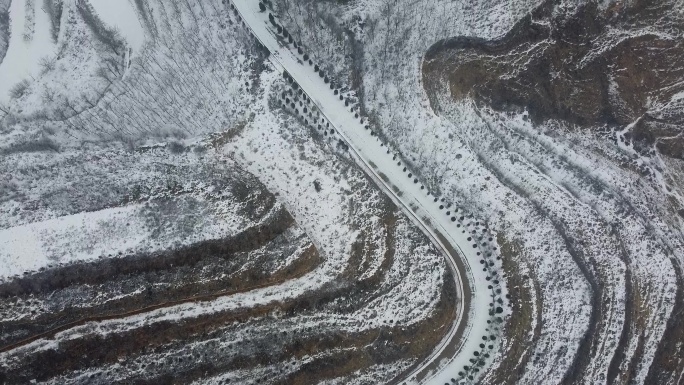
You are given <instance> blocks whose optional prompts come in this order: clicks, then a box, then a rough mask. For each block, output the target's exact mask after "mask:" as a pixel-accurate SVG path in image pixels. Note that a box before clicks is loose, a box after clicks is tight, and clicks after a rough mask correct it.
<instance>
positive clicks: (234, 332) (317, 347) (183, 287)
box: [0, 208, 457, 384]
mask: <svg viewBox="0 0 684 385" xmlns="http://www.w3.org/2000/svg"><path fill="white" fill-rule="evenodd" d="M395 210H396V208H392V210H391V211H390V212H387V213H385V215H384V216H383V218H382V220H381V223H382V226H383V227H384V230H385V234H386V235H385V236H384V237H383V239H382V242H384V247H383V249H384V250H385V251H384V258H383V263H382V264H381V266H380V268H379V269H378V271H377V272H376V273H375V274H373V275H370V276H368V277H367V278H364V279H360V278H359V277H358V272H359V271H364V270H365V269H366V268H364V266H363V265H364V262H363V261H365V260H367V259H368V258H370V257H372V256H373V254H376V253H378V252H379V250H377V244H374V243H373V242H371V241H370V237H371V235H370V234H369V233H368V231H365V230H364V231H361V232H360V235H359V238H358V241H357V245H358V246H355V247H353V248H352V253H353V254H354V255H352V258H351V263H350V265H349V267H348V268H347V269H345V271H344V272H343V273H342V274H341V275H340V276H339V277H338V278H337V279H336V280H334V281H332V282H331V283H329V284H327V285H325V286H324V287H323V288H322V289H321V290H318V291H316V292H309V293H306V294H305V295H303V296H299V297H297V298H295V299H291V300H287V301H283V302H273V303H270V304H267V305H258V306H253V307H247V308H239V309H237V310H229V309H222V308H221V307H220V306H219V307H217V308H215V309H212V310H211V311H209V312H207V313H204V314H202V315H198V316H190V317H180V318H179V319H178V320H177V321H159V322H155V321H152V322H147V323H140V324H136V325H135V326H132V327H130V328H125V329H123V330H120V331H117V332H111V333H109V334H104V335H103V334H100V330H101V329H100V328H99V327H98V324H99V323H100V322H102V321H108V320H111V321H117V320H118V319H120V318H124V317H127V316H130V315H135V314H139V316H144V313H145V312H146V311H151V310H154V309H158V308H162V307H165V306H172V305H176V304H178V303H180V302H185V303H187V302H192V301H211V300H213V299H216V298H218V297H221V296H230V295H232V294H235V293H236V292H239V291H246V290H251V289H254V288H256V287H260V286H267V285H275V284H277V283H280V282H283V281H285V280H288V279H292V278H294V277H299V276H302V275H304V274H306V273H307V272H309V271H311V270H312V269H315V267H316V266H317V265H318V263H319V262H320V261H321V259H320V257H319V255H318V252H317V251H316V249H315V248H313V246H312V245H311V243H310V242H309V240H308V238H307V237H305V236H302V233H301V232H297V231H293V230H292V228H291V227H292V226H296V225H295V224H294V223H293V221H292V219H291V217H290V216H289V214H288V213H287V212H285V211H282V212H280V214H276V215H273V216H272V217H273V218H274V219H272V220H269V221H266V223H265V224H264V225H263V226H262V227H261V230H262V231H260V232H257V233H251V234H252V235H253V237H250V238H249V239H252V238H254V241H251V242H250V241H245V242H242V243H235V244H231V241H230V240H222V241H220V242H219V241H216V242H210V245H207V244H205V243H202V244H199V245H193V246H190V247H187V248H184V249H181V250H173V251H168V252H165V253H160V254H155V255H153V256H131V257H123V258H120V260H121V261H125V260H127V259H128V260H130V262H131V266H134V267H123V265H122V266H121V267H122V268H124V269H128V270H127V272H126V273H125V274H124V273H120V274H114V275H112V276H109V275H107V274H102V275H98V276H97V277H96V278H93V277H91V279H88V280H85V281H84V280H83V279H74V280H71V281H68V282H62V285H57V286H54V287H53V286H50V285H46V284H44V285H40V286H38V287H31V286H30V285H28V284H29V283H30V282H31V278H32V277H31V276H28V277H24V278H23V279H24V280H25V281H24V282H25V285H20V286H19V287H26V286H27V285H28V287H29V288H30V289H26V290H27V291H24V292H21V293H19V292H18V291H17V290H18V289H16V287H15V286H6V287H5V291H4V292H3V299H4V300H5V301H10V302H11V301H12V300H16V298H18V297H22V296H23V298H25V300H26V301H35V300H36V298H40V297H41V296H43V297H50V296H54V295H55V292H57V291H60V290H62V291H68V290H69V289H72V288H73V287H76V286H78V287H83V286H84V287H88V288H90V289H93V288H97V290H107V287H116V286H120V285H123V286H126V287H145V288H146V290H145V293H143V294H136V295H131V296H129V297H124V298H122V299H121V300H119V301H114V303H115V304H114V305H108V304H106V303H105V304H99V303H98V302H97V301H94V300H92V299H91V300H90V301H91V303H88V302H85V303H81V304H80V305H81V306H82V308H81V309H76V310H75V314H77V315H78V317H86V318H85V319H84V322H81V323H79V324H78V325H70V326H73V327H76V326H78V328H79V329H78V333H77V335H75V336H70V335H71V330H70V329H71V327H70V328H67V329H65V330H64V333H65V334H55V333H49V335H43V336H41V338H43V339H46V340H53V341H54V344H53V345H52V346H51V347H48V348H47V349H42V348H36V347H31V346H23V347H19V346H13V347H12V350H8V351H7V352H5V354H6V356H5V364H6V365H3V369H2V370H0V383H2V382H3V381H4V382H5V383H25V382H28V381H30V380H32V379H36V380H38V381H57V382H63V381H64V378H70V381H69V383H72V382H73V383H126V384H131V383H135V384H152V383H188V382H191V381H194V380H199V379H202V378H207V377H211V376H215V375H221V374H222V373H228V372H235V371H238V372H239V371H240V370H245V371H247V372H250V371H252V372H254V373H257V372H258V370H257V369H258V368H259V367H261V366H267V367H271V366H274V367H276V368H279V369H278V370H277V371H274V372H273V373H272V374H269V375H268V376H264V377H260V375H256V374H255V376H256V377H254V378H253V379H254V381H258V382H260V383H302V384H304V383H307V384H308V383H317V382H320V381H322V380H326V379H334V378H338V377H343V376H346V375H350V374H351V373H353V372H355V371H358V370H364V369H367V368H369V367H371V366H372V365H378V364H383V363H392V362H396V361H397V360H403V359H418V360H420V359H421V358H423V357H425V356H427V355H428V354H429V353H430V351H431V349H433V348H434V346H435V345H436V344H437V343H438V342H439V340H440V339H441V338H442V337H443V335H444V334H445V333H446V332H447V330H448V329H449V326H450V325H451V323H452V322H453V321H454V318H455V316H456V315H455V309H456V307H455V305H456V303H457V298H456V292H455V287H454V285H453V278H452V277H449V276H445V277H444V278H443V282H445V284H444V286H443V287H442V290H441V295H440V301H439V304H438V306H437V310H436V311H435V312H433V313H432V314H431V315H430V316H429V317H426V318H425V319H421V320H419V321H418V322H416V323H414V324H411V325H409V326H404V325H398V324H395V323H394V321H390V322H387V323H384V324H382V325H378V326H366V327H364V326H363V324H364V322H365V321H366V320H359V319H353V317H351V314H352V313H353V312H354V311H357V310H359V309H361V308H363V307H364V306H365V305H366V304H367V303H368V302H370V301H373V300H374V299H377V298H379V297H381V296H383V295H386V294H388V293H390V292H391V291H393V290H396V287H397V285H399V284H400V282H401V281H393V280H392V279H390V278H389V277H388V276H387V274H388V273H389V270H390V266H391V265H392V263H393V261H394V258H395V255H394V254H395V252H396V250H395V244H396V242H397V240H396V239H395V237H397V236H398V235H399V234H397V229H396V222H397V215H398V212H396V211H395ZM265 229H268V231H265ZM402 236H403V234H402ZM409 236H410V237H412V238H415V237H416V235H415V234H413V235H411V234H409ZM238 237H239V236H238ZM418 238H420V237H418ZM363 245H365V247H364V246H363ZM227 250H230V252H229V251H227ZM288 253H299V254H298V256H297V258H296V260H295V262H293V263H291V264H290V265H289V266H288V267H287V268H285V269H277V268H273V267H272V266H275V265H277V264H275V263H274V262H273V261H279V260H282V259H283V258H284V257H286V256H287V255H288ZM364 254H366V255H364ZM164 256H166V257H168V258H169V259H168V260H173V261H174V263H173V264H171V263H167V264H161V263H158V262H159V261H158V260H157V259H159V260H162V259H163V258H164ZM146 258H147V259H149V260H150V263H149V264H147V263H145V262H144V261H145V260H146ZM98 263H102V264H104V265H106V267H107V269H110V268H111V267H110V266H109V264H111V263H115V264H116V263H119V262H116V261H115V260H108V261H97V262H94V263H93V266H87V267H77V266H69V267H66V268H65V269H70V270H69V271H71V272H72V273H73V272H83V271H93V272H94V271H96V270H97V268H96V266H97V264H98ZM207 270H210V271H209V272H208V273H207ZM72 273H69V274H66V273H62V275H66V276H67V277H69V276H71V274H72ZM41 274H43V275H42V276H41V277H42V278H43V280H45V281H49V280H47V279H46V276H45V275H50V274H57V272H49V271H48V272H44V273H41ZM445 274H447V275H448V274H449V273H445ZM36 278H37V277H36ZM388 282H390V283H391V284H389V285H388ZM11 288H12V290H10V289H11ZM28 292H30V294H28ZM13 295H16V296H13ZM407 295H410V294H407ZM28 298H30V299H28ZM29 304H30V302H29ZM9 306H11V305H9ZM144 306H149V307H150V308H149V309H146V308H144ZM6 308H7V307H5V309H6ZM25 309H27V310H25V312H28V309H30V306H26V307H25ZM136 309H139V310H141V311H142V313H141V312H140V311H136ZM122 310H123V311H127V312H129V313H126V314H123V313H116V312H121V311H122ZM322 314H329V315H331V316H321V315H322ZM347 316H349V317H347ZM43 317H44V318H43V319H42V321H41V322H39V323H38V326H34V327H31V328H30V332H31V333H36V332H40V331H41V330H44V329H45V328H48V327H50V325H59V324H60V323H62V322H65V321H64V319H65V318H64V317H66V319H72V318H73V316H71V314H70V313H69V312H64V313H62V315H61V316H60V315H59V314H46V315H44V316H43ZM70 317H71V318H70ZM88 317H90V318H88ZM274 317H275V318H277V319H279V322H275V323H274V322H273V320H274ZM28 319H30V316H29V318H28ZM341 319H342V320H344V321H343V324H344V325H343V324H341V323H340V322H341V321H340V320H341ZM306 320H316V324H315V325H316V326H315V327H311V323H309V324H307V323H306V322H305V321H306ZM29 323H30V322H28V323H27V322H22V323H16V322H13V321H12V322H4V323H3V325H2V326H3V327H5V326H7V327H13V328H15V329H16V328H21V327H25V328H29V325H28V324H29ZM10 325H12V326H10ZM283 325H287V326H286V327H285V326H283ZM343 326H344V327H343ZM354 326H357V328H354ZM350 330H352V331H350ZM353 330H356V331H353ZM25 334H26V333H25ZM28 334H30V333H28ZM305 357H308V358H307V359H304V358H305ZM295 362H305V363H304V364H303V365H302V366H301V367H298V368H296V369H294V367H293V365H294V363H295ZM113 372H116V374H112V373H113ZM399 374H400V373H396V375H397V376H398V375H399ZM79 375H80V376H81V377H78V376H79ZM75 378H76V379H75ZM74 379H75V380H74Z"/></svg>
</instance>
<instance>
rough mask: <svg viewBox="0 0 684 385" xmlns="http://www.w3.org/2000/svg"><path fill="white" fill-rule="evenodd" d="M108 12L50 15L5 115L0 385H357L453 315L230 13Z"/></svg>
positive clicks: (439, 265) (371, 195)
mask: <svg viewBox="0 0 684 385" xmlns="http://www.w3.org/2000/svg"><path fill="white" fill-rule="evenodd" d="M123 3H126V4H125V5H124V6H123V8H118V7H116V8H111V7H113V5H112V4H111V2H95V1H85V0H78V1H53V2H50V4H52V5H55V6H58V8H59V9H60V11H59V12H61V15H62V16H61V18H60V20H61V22H60V24H59V25H60V26H59V28H58V29H57V30H58V31H59V33H58V36H57V43H56V45H57V47H58V53H57V54H56V55H55V56H54V57H52V58H51V59H52V61H51V64H50V66H49V68H48V69H47V70H45V71H43V70H42V69H41V70H40V71H39V72H38V73H37V74H36V75H34V76H33V78H30V81H29V82H28V84H27V87H26V88H25V89H23V92H22V93H21V95H18V94H17V95H14V96H16V97H14V96H12V97H10V98H9V99H8V100H7V102H6V103H3V115H2V116H0V119H2V122H1V123H0V124H1V126H0V127H1V130H0V132H1V134H2V138H3V140H2V144H0V152H1V154H2V155H1V157H0V170H2V171H1V172H0V175H2V176H1V177H0V197H1V199H0V213H1V214H0V273H1V274H0V277H1V278H0V325H1V326H0V327H2V330H3V331H4V332H3V333H2V336H0V341H1V343H0V362H1V364H0V366H1V367H2V368H3V370H2V371H0V382H2V381H5V382H8V383H27V382H31V381H36V382H40V383H55V384H70V383H115V382H122V383H130V382H150V383H167V382H172V381H176V382H181V383H192V382H197V383H227V382H229V381H230V382H231V383H250V382H251V383H257V382H260V383H268V382H281V383H291V382H300V383H318V382H324V381H327V382H331V383H335V382H337V383H360V384H361V383H382V382H388V381H392V380H394V379H396V378H399V377H401V376H402V375H403V374H405V373H407V372H408V371H410V370H411V369H412V368H414V367H415V366H416V365H418V364H419V363H421V362H422V359H423V358H424V357H426V356H428V355H429V354H430V353H431V352H432V350H433V348H434V346H436V345H437V344H438V343H439V342H440V340H441V339H442V337H443V336H444V335H445V334H446V333H447V332H448V331H449V329H450V328H451V326H452V324H453V322H454V320H455V319H456V316H457V314H456V309H457V306H458V304H459V303H460V302H459V298H458V297H457V293H456V288H455V287H454V277H452V276H451V273H450V270H448V269H447V266H446V262H445V260H444V259H443V257H442V255H441V254H440V253H439V252H438V250H437V249H436V248H435V247H434V246H433V245H432V244H431V243H430V242H429V240H428V239H427V238H426V237H425V236H424V235H423V234H422V233H421V232H420V231H419V230H418V229H417V228H416V227H415V226H414V225H413V224H412V222H411V221H409V220H408V218H407V217H406V216H405V215H404V214H402V212H401V211H400V210H399V209H398V208H397V207H396V206H395V205H394V204H393V203H392V202H391V200H389V199H387V198H386V197H385V196H384V195H383V193H382V192H381V191H380V190H378V189H377V188H376V187H375V186H374V185H373V183H372V181H371V180H370V179H368V178H367V177H366V176H365V175H364V173H363V172H362V171H360V170H359V169H357V167H356V166H355V164H354V162H353V161H352V160H351V159H350V158H349V156H348V154H346V153H345V152H344V151H342V150H340V148H339V146H338V145H337V141H336V140H334V139H330V137H329V136H322V135H320V136H319V135H317V134H315V133H314V131H311V130H310V127H309V126H308V125H306V124H305V123H304V122H303V121H301V120H300V119H299V118H298V117H297V116H295V115H294V114H292V113H291V112H290V111H289V110H287V109H284V108H281V107H279V106H278V95H281V94H282V92H283V91H284V90H286V89H287V87H288V86H289V85H288V84H287V83H286V81H285V80H284V79H283V78H282V76H281V74H280V73H279V72H278V71H277V70H276V69H275V68H274V67H273V66H272V65H271V64H270V63H269V61H268V60H267V59H268V53H267V52H266V51H265V50H263V48H262V47H260V46H259V45H258V44H257V42H256V40H255V39H254V38H253V37H252V36H251V34H250V31H249V30H248V29H247V28H246V27H245V26H244V25H242V23H241V22H240V21H239V19H238V18H237V17H236V16H235V14H234V13H233V11H232V10H231V9H230V7H229V5H228V4H227V3H226V4H224V3H223V2H222V1H218V0H216V1H207V2H196V3H193V2H187V1H171V2H169V1H149V2H148V1H145V2H141V1H134V2H131V3H128V2H123ZM46 4H47V3H46ZM39 5H40V6H45V4H39ZM129 5H130V6H132V8H131V9H132V11H133V12H134V13H135V15H136V21H137V22H138V23H139V25H140V26H141V28H142V36H143V37H144V38H143V39H142V41H141V40H136V39H137V38H139V36H141V35H140V33H139V32H136V31H135V27H132V25H135V23H132V21H131V20H130V12H129V11H128V8H126V7H128V6H129ZM114 10H116V12H114ZM110 11H111V13H116V14H119V15H122V16H121V19H117V18H116V16H115V15H112V14H110ZM131 28H133V31H131ZM117 29H118V31H117ZM50 95H51V96H50Z"/></svg>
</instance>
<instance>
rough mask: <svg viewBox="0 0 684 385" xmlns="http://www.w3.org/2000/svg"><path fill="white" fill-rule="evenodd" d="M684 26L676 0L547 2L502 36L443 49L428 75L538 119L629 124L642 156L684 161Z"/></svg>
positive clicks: (438, 48)
mask: <svg viewBox="0 0 684 385" xmlns="http://www.w3.org/2000/svg"><path fill="white" fill-rule="evenodd" d="M683 21H684V20H683V19H682V14H681V9H680V7H678V5H677V4H676V3H674V2H668V1H664V2H651V1H633V2H627V1H618V2H615V3H612V4H610V5H606V6H601V5H599V4H597V3H596V2H589V3H586V4H584V5H582V6H580V7H576V8H570V7H567V8H565V7H561V6H554V2H551V1H546V2H544V3H543V4H542V5H540V6H539V7H538V8H536V9H535V10H534V11H533V12H532V13H530V14H529V15H528V16H526V17H525V18H523V19H522V20H520V21H519V22H518V23H517V24H516V25H515V27H514V28H513V29H512V30H511V31H510V32H509V33H508V34H506V35H505V36H503V37H502V38H501V39H497V40H483V39H478V38H470V37H454V38H450V39H446V40H442V41H440V42H438V43H436V44H435V45H433V46H432V47H431V48H430V50H429V51H428V52H427V54H426V61H425V66H424V69H425V70H426V72H436V71H437V72H441V73H443V74H445V75H444V77H443V76H437V77H426V79H427V81H430V80H433V81H442V80H446V81H447V82H448V86H449V91H450V93H451V95H452V97H453V98H454V99H457V100H460V99H463V98H466V97H472V98H474V99H475V100H476V101H477V102H479V103H484V104H486V105H488V106H491V107H492V108H494V109H496V110H508V109H511V108H514V109H527V110H528V111H529V113H530V116H531V117H532V119H533V120H534V121H535V122H541V121H544V120H548V119H561V120H565V121H568V122H570V123H575V124H577V125H580V126H584V127H605V126H608V127H610V126H613V127H615V126H617V127H624V126H629V127H630V131H629V132H628V133H626V135H625V140H626V141H630V140H633V143H634V144H635V148H636V149H638V150H639V151H640V152H641V153H643V154H649V153H651V154H652V151H653V150H654V146H655V148H657V149H658V151H659V152H660V153H662V154H665V155H667V156H669V157H673V158H679V159H684V150H683V148H684V138H683V137H682V124H684V109H683V108H682V107H684V97H683V96H684V94H682V91H684V83H683V82H682V79H683V78H684V44H683V43H682V39H681V36H682V32H683V30H682V26H684V23H683ZM445 69H446V70H445ZM445 77H446V78H445Z"/></svg>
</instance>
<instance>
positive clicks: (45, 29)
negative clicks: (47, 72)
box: [0, 0, 56, 103]
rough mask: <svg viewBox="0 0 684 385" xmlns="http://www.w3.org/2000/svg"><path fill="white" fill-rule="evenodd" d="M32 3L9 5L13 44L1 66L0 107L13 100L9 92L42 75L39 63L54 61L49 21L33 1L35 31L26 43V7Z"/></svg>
mask: <svg viewBox="0 0 684 385" xmlns="http://www.w3.org/2000/svg"><path fill="white" fill-rule="evenodd" d="M28 1H29V0H13V1H12V3H11V5H10V40H9V46H8V48H7V54H6V55H5V58H4V59H3V60H2V62H0V103H6V102H7V101H9V99H10V95H9V94H10V90H11V89H12V87H14V86H15V85H16V84H18V83H19V82H21V81H22V80H24V79H28V78H31V77H35V76H37V75H38V74H39V72H40V59H42V58H45V57H51V56H53V55H54V54H55V52H56V44H55V43H54V42H53V41H52V38H51V35H50V25H51V23H50V17H49V16H48V14H47V13H46V12H45V11H44V10H43V8H42V7H41V6H40V3H41V2H39V1H33V3H34V7H35V31H34V32H33V38H32V39H30V40H29V41H26V40H25V39H24V28H25V26H26V23H27V18H26V3H27V2H28Z"/></svg>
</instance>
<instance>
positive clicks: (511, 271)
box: [491, 233, 542, 385]
mask: <svg viewBox="0 0 684 385" xmlns="http://www.w3.org/2000/svg"><path fill="white" fill-rule="evenodd" d="M497 243H498V244H499V246H500V250H501V256H502V268H503V271H504V272H505V274H506V276H507V277H508V292H509V294H510V298H509V301H510V303H511V307H512V311H511V317H510V319H509V320H508V322H507V323H506V324H505V326H504V329H503V333H504V336H505V337H504V341H505V345H504V346H502V352H503V353H502V354H501V357H503V359H502V362H501V365H499V366H497V367H496V369H495V370H494V371H493V372H492V374H491V379H492V381H491V382H492V383H495V384H510V385H513V384H516V383H518V380H519V378H520V376H521V375H522V374H523V372H524V370H525V364H526V363H527V362H528V361H529V360H530V357H531V354H532V349H531V347H533V346H534V342H535V341H536V339H537V338H538V337H539V333H540V332H541V322H542V320H541V304H540V303H536V304H534V303H532V301H533V300H534V298H533V297H532V292H533V291H536V292H537V298H539V297H538V295H539V293H538V288H536V287H534V286H533V285H532V284H531V282H536V280H535V279H532V280H530V279H529V277H523V276H522V275H521V274H520V268H519V266H518V262H517V261H519V260H520V253H521V248H520V245H519V244H518V243H517V242H515V241H509V240H508V239H507V238H506V237H505V236H504V235H503V234H501V233H499V234H498V236H497ZM535 308H536V310H537V311H536V313H535V312H534V310H535ZM535 321H536V325H537V326H536V328H534V329H533V328H532V324H533V322H535Z"/></svg>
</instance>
